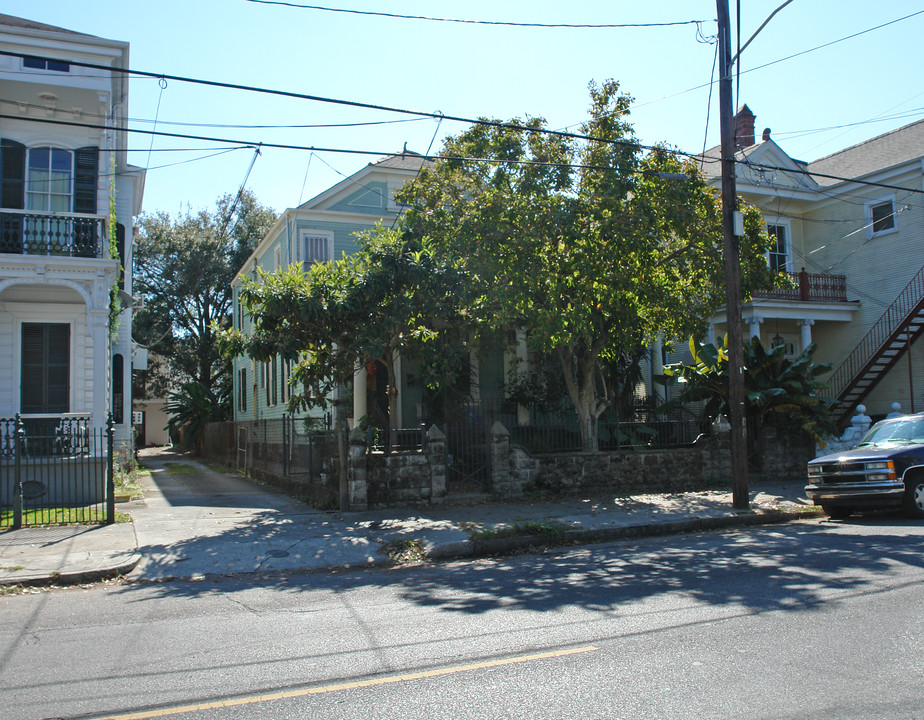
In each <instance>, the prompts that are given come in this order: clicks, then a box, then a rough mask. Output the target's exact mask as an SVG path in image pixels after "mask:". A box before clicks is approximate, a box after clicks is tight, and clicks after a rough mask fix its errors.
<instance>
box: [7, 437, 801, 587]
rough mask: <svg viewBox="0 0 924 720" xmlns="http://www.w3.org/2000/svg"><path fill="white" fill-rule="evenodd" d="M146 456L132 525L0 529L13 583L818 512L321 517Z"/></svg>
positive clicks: (585, 539) (651, 504) (794, 489)
mask: <svg viewBox="0 0 924 720" xmlns="http://www.w3.org/2000/svg"><path fill="white" fill-rule="evenodd" d="M144 452H146V454H147V456H146V457H144V458H143V462H144V464H145V465H146V466H147V467H148V468H149V469H150V470H151V472H152V479H151V481H150V482H147V483H146V484H145V487H144V499H143V500H135V501H132V502H130V503H124V504H120V505H118V506H117V509H118V510H119V511H120V512H126V513H129V514H130V515H131V516H132V520H133V522H130V523H116V524H114V525H108V526H71V527H49V528H24V529H22V530H15V531H6V532H0V585H19V584H22V585H27V584H31V585H37V584H73V583H81V582H91V581H95V580H98V579H102V578H107V577H115V576H118V575H123V576H126V577H127V578H128V579H130V580H135V581H148V582H163V581H165V580H173V579H202V578H205V577H208V576H210V575H240V574H248V573H265V572H281V571H282V572H285V571H288V572H296V571H311V570H331V569H339V568H358V567H371V566H376V565H392V564H394V563H396V562H400V561H401V560H402V559H403V560H414V559H422V558H423V557H426V558H430V559H447V558H453V557H473V556H480V555H492V554H501V553H507V552H512V551H514V550H517V549H520V548H525V547H530V546H541V545H566V544H581V543H593V542H603V541H608V540H615V539H619V538H627V537H639V536H644V535H659V534H668V533H683V532H693V531H699V530H708V529H714V528H722V527H734V526H740V525H753V524H763V523H775V522H784V521H787V520H791V519H796V518H805V517H814V516H817V515H818V512H817V511H815V509H814V508H812V507H811V505H809V502H808V500H807V499H806V498H805V497H804V495H803V492H802V483H768V484H760V485H756V486H753V487H752V488H751V511H750V512H745V513H739V512H736V511H735V510H734V509H733V508H732V502H731V493H730V492H720V491H707V492H695V493H682V494H672V495H657V494H652V495H634V496H631V497H616V498H613V497H608V498H605V499H600V498H594V499H586V500H582V499H573V500H563V501H560V502H552V501H538V502H527V501H521V502H496V503H490V504H473V505H462V506H449V507H432V508H410V509H390V510H375V511H369V512H363V513H339V512H322V511H319V510H314V509H313V508H310V507H308V506H307V505H305V504H303V503H301V502H299V501H297V500H294V499H292V498H289V497H287V496H285V495H282V494H280V493H277V492H274V491H272V490H268V489H266V488H264V487H261V486H259V485H256V484H254V483H251V482H250V481H248V480H246V479H244V478H240V477H238V476H236V475H233V474H228V473H220V472H215V471H213V470H210V469H209V468H207V467H205V466H204V465H202V464H200V463H198V462H195V461H193V460H190V459H188V458H186V457H184V456H182V455H174V454H172V453H151V452H150V451H144ZM510 528H515V529H516V531H517V534H515V535H512V536H504V531H505V529H507V530H509V529H510ZM530 530H531V531H533V532H538V533H540V535H538V536H524V535H523V534H522V533H523V532H524V531H530ZM473 533H475V534H476V539H474V540H473V539H472V536H473ZM549 534H551V535H552V537H551V538H550V537H549ZM479 538H480V539H479ZM388 550H391V553H390V554H389V552H387V551H388Z"/></svg>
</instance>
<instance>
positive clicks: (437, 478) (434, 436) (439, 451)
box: [424, 425, 446, 503]
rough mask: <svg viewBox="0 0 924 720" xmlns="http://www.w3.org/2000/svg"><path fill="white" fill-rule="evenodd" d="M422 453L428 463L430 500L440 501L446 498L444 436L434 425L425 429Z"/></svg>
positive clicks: (432, 501)
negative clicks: (425, 437)
mask: <svg viewBox="0 0 924 720" xmlns="http://www.w3.org/2000/svg"><path fill="white" fill-rule="evenodd" d="M424 454H425V455H426V457H427V462H428V464H429V465H430V502H431V503H441V502H443V501H444V500H445V499H446V436H445V435H444V434H443V431H442V430H440V429H439V428H438V427H437V426H436V425H433V426H431V427H430V429H429V430H428V431H427V447H426V449H425V450H424Z"/></svg>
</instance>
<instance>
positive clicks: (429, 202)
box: [399, 81, 773, 451]
mask: <svg viewBox="0 0 924 720" xmlns="http://www.w3.org/2000/svg"><path fill="white" fill-rule="evenodd" d="M630 103H631V98H629V97H628V96H626V95H624V94H621V93H620V92H619V86H618V84H617V83H616V82H614V81H607V82H605V83H604V84H603V85H602V86H597V85H595V84H593V83H592V84H591V85H590V111H589V119H588V121H587V122H586V123H584V125H583V126H582V133H583V134H584V135H585V136H589V137H591V138H593V140H592V141H581V142H578V141H576V140H573V139H571V138H568V137H565V136H562V135H560V134H559V135H556V134H547V133H541V132H538V131H540V130H544V129H545V128H546V123H545V121H544V120H542V119H538V118H532V119H527V120H526V121H519V120H513V121H511V123H500V122H497V121H495V122H494V123H486V124H477V125H475V126H473V127H472V128H470V129H469V130H467V131H465V132H463V133H462V134H460V135H458V136H457V137H452V138H449V139H448V140H446V142H445V145H444V147H443V150H442V153H441V159H439V160H437V162H436V163H435V165H434V167H432V168H424V169H423V170H422V172H421V173H420V175H419V177H418V178H417V179H416V180H415V181H413V182H410V183H408V184H407V185H405V188H404V189H403V191H402V192H401V193H400V195H399V199H400V200H401V201H402V202H404V203H406V204H408V205H409V210H408V213H407V223H406V226H407V228H408V230H409V231H410V232H411V233H413V234H414V235H415V236H416V237H418V238H422V239H423V238H426V239H427V240H428V242H430V243H431V244H432V246H433V247H434V249H435V252H438V253H439V254H441V255H443V256H445V257H449V258H452V259H453V261H454V262H455V263H456V264H457V265H458V266H459V267H464V268H466V270H467V274H468V275H469V277H470V278H471V279H472V281H473V290H474V292H475V296H476V298H477V299H476V301H475V303H474V304H473V306H472V312H473V316H474V317H476V318H479V319H480V320H481V322H482V325H484V326H491V327H497V326H498V325H500V326H501V327H515V328H522V329H525V330H526V333H527V338H528V342H529V343H531V344H532V346H533V350H534V351H537V352H539V353H548V354H552V355H554V356H556V357H557V359H558V363H559V365H560V369H561V372H562V377H563V379H564V384H565V387H566V390H567V393H568V397H569V398H570V399H571V402H572V404H573V406H574V409H575V412H576V414H577V418H578V421H579V426H580V431H581V438H582V443H583V447H584V449H585V450H588V451H594V450H596V449H597V420H598V418H599V417H600V415H601V414H602V413H603V412H604V411H605V410H606V408H607V407H608V406H609V404H610V403H611V402H612V400H613V395H612V389H611V387H610V383H609V382H608V376H607V373H605V372H604V368H605V367H606V366H607V365H608V364H610V363H614V362H617V361H618V360H619V359H620V358H624V357H628V356H631V355H633V354H635V353H637V352H638V348H640V347H643V346H644V345H645V344H646V343H649V342H651V341H652V340H653V339H654V338H655V337H657V336H658V335H659V334H660V335H663V336H664V337H688V336H690V335H695V334H698V333H699V332H700V331H701V330H702V329H703V324H704V318H705V317H706V316H707V315H708V314H710V313H711V312H713V311H714V310H716V309H717V307H718V306H719V305H720V304H721V303H722V302H723V301H724V290H723V288H724V280H723V278H724V268H723V259H722V230H721V213H720V202H719V199H718V197H717V196H716V195H715V193H714V192H713V191H712V190H711V189H710V188H709V186H708V185H707V184H706V182H705V180H704V178H703V177H702V176H701V174H700V173H699V172H698V171H697V169H696V167H695V166H694V165H693V164H692V163H681V162H680V161H679V160H678V159H677V156H676V155H675V154H673V153H671V152H668V150H667V149H665V148H659V149H655V150H651V151H648V152H643V150H642V148H641V147H640V146H639V144H638V142H637V141H636V139H635V137H634V136H633V134H632V128H631V126H630V125H629V124H628V123H627V121H626V119H627V117H628V114H629V109H630ZM681 174H684V175H681ZM683 177H685V179H678V178H683ZM745 229H746V234H745V236H744V237H743V238H741V257H742V273H743V282H744V287H746V288H753V287H761V286H770V285H772V280H773V277H772V274H771V273H770V272H769V270H768V268H767V263H766V261H765V260H764V253H765V251H766V249H767V245H768V241H767V238H766V234H765V233H764V232H763V224H762V222H761V220H760V216H759V214H758V213H757V212H756V211H755V210H746V211H745Z"/></svg>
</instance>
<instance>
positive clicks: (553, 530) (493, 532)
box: [469, 520, 568, 542]
mask: <svg viewBox="0 0 924 720" xmlns="http://www.w3.org/2000/svg"><path fill="white" fill-rule="evenodd" d="M567 530H568V526H567V525H562V524H561V523H557V522H543V521H541V520H534V521H530V522H523V523H514V524H513V525H501V526H499V527H494V528H485V529H481V530H474V531H472V533H471V534H470V536H469V537H471V539H472V540H493V539H495V538H509V537H528V536H536V537H541V538H543V539H545V540H549V541H550V542H560V541H562V540H564V539H565V532H566V531H567Z"/></svg>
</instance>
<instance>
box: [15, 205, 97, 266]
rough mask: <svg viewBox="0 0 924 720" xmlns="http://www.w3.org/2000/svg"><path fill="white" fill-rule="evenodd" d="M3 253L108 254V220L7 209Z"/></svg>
mask: <svg viewBox="0 0 924 720" xmlns="http://www.w3.org/2000/svg"><path fill="white" fill-rule="evenodd" d="M0 253H9V254H15V255H60V256H65V257H85V258H103V257H108V243H107V242H106V219H105V218H102V217H99V216H97V215H79V214H74V213H35V212H27V211H22V210H3V211H2V212H0ZM104 253H105V254H104Z"/></svg>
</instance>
